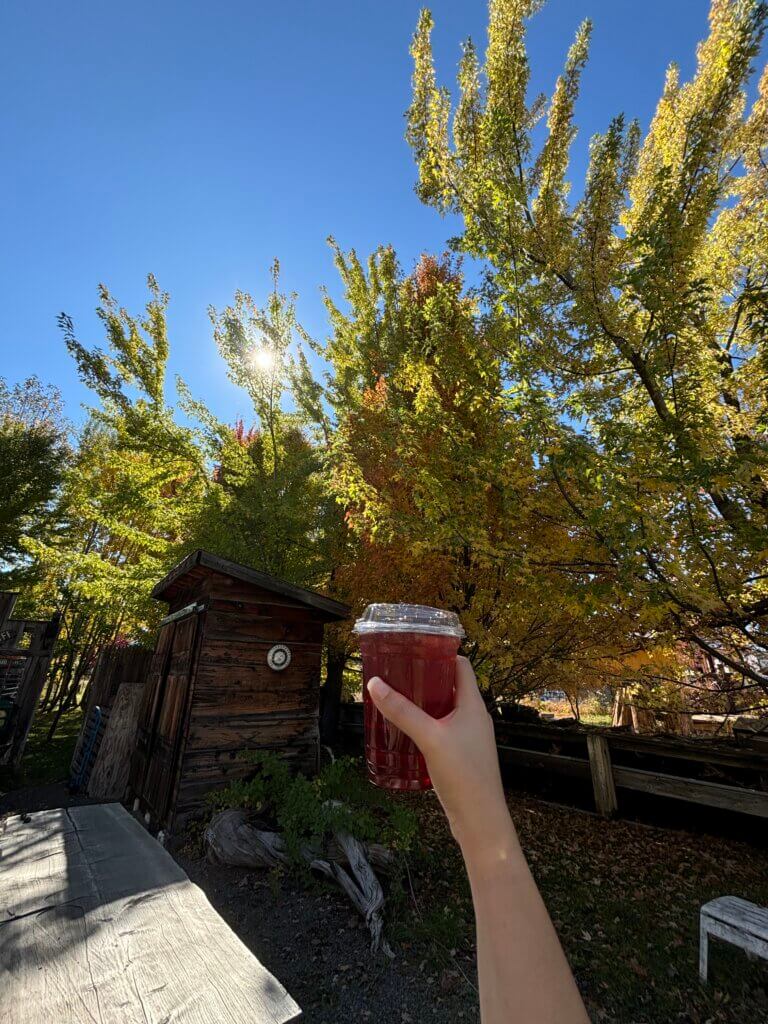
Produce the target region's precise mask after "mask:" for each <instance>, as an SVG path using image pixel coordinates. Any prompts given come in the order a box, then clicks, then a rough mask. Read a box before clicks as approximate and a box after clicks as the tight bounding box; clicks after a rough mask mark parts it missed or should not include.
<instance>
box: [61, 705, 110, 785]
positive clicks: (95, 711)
mask: <svg viewBox="0 0 768 1024" xmlns="http://www.w3.org/2000/svg"><path fill="white" fill-rule="evenodd" d="M103 728H104V715H103V714H102V710H101V708H100V707H95V708H91V710H90V711H89V712H88V718H87V720H86V723H85V726H84V727H83V732H82V736H81V737H80V743H79V744H78V747H77V750H76V751H75V756H74V757H73V758H72V765H71V767H70V775H69V788H70V790H71V791H72V792H73V793H78V792H79V791H80V790H81V789H83V788H84V787H85V786H86V785H87V783H88V779H89V778H90V775H91V769H92V768H93V762H94V761H95V760H96V753H97V751H98V744H99V742H100V740H101V733H102V731H103Z"/></svg>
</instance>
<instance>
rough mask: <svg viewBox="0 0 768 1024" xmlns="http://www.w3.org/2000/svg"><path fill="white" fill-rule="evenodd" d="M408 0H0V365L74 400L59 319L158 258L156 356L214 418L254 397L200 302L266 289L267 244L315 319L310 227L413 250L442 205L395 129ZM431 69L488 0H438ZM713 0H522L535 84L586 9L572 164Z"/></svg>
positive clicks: (87, 316)
mask: <svg viewBox="0 0 768 1024" xmlns="http://www.w3.org/2000/svg"><path fill="white" fill-rule="evenodd" d="M420 6H421V4H420V3H419V2H418V0H414V2H411V0H389V2H387V3H381V2H378V0H376V2H374V0H326V2H324V3H321V2H319V0H318V2H314V0H313V2H309V0H307V2H298V0H283V2H282V3H279V4H274V3H269V4H267V3H263V2H260V0H249V2H246V0H219V2H218V3H216V4H212V3H210V2H208V0H206V2H198V0H184V2H182V0H155V2H153V3H148V2H146V0H132V2H131V3H129V4H116V3H106V4H105V3H103V2H102V0H99V2H96V0H75V2H74V3H69V4H64V3H61V2H60V0H55V2H54V0H35V2H34V3H25V2H24V0H6V2H5V3H4V4H2V8H1V10H0V93H1V94H2V96H3V98H4V104H3V106H4V111H3V114H2V142H3V152H4V156H3V160H2V162H1V164H0V197H1V198H0V230H1V232H2V236H1V237H2V252H1V253H0V350H1V351H2V362H1V363H0V373H2V374H3V375H4V376H5V377H6V378H7V379H8V380H9V381H11V382H15V381H16V380H20V379H22V378H23V377H25V376H27V375H29V374H32V373H34V374H37V375H38V376H39V377H41V378H42V379H43V380H44V381H49V382H52V383H55V384H57V385H58V386H59V387H60V388H61V389H62V391H63V393H64V396H65V399H66V402H67V407H68V413H69V415H70V417H71V418H72V419H73V420H75V421H77V420H79V419H81V418H82V415H83V413H82V410H81V408H80V404H81V403H82V402H83V401H87V400H88V394H87V392H86V390H85V389H84V388H83V387H82V386H81V385H80V383H79V381H78V379H77V375H76V373H75V370H74V366H73V364H72V362H71V360H70V359H69V356H68V355H67V353H66V350H65V348H64V345H63V341H62V339H61V336H60V334H59V332H58V330H57V328H56V315H57V313H59V312H60V311H61V310H65V311H67V312H68V313H70V314H71V315H72V317H73V318H74V321H75V325H76V329H77V334H78V336H79V337H80V339H81V340H82V341H84V342H94V341H96V342H100V341H101V340H102V335H101V332H100V330H99V322H98V320H97V319H96V317H95V315H94V307H95V305H96V300H97V295H96V286H97V284H98V282H99V281H103V282H104V283H106V284H107V285H108V287H109V288H110V289H111V291H112V292H113V294H114V295H115V296H116V297H117V298H118V300H119V301H120V302H121V304H123V305H124V306H126V307H128V308H129V309H131V310H132V311H135V312H139V311H140V309H141V306H142V305H143V302H144V300H145V297H146V291H145V285H144V282H145V278H146V274H147V272H148V271H152V272H153V273H154V274H155V275H156V276H157V278H158V280H159V282H160V284H161V286H162V287H163V288H164V289H165V290H167V291H169V292H170V293H171V306H170V314H169V326H170V333H171V370H172V372H180V373H181V374H182V375H183V376H184V377H185V378H186V380H187V382H188V383H189V384H190V386H191V388H192V391H193V393H194V394H195V395H196V396H198V397H201V398H203V399H204V400H205V401H206V402H208V404H209V405H210V406H211V408H212V409H213V411H214V412H215V413H216V414H217V415H219V416H220V417H222V418H223V419H225V420H228V421H234V419H235V418H236V417H237V416H239V415H245V417H246V419H248V417H249V410H248V403H247V400H246V399H245V397H244V395H243V394H242V393H241V392H239V391H238V390H237V389H236V388H234V387H233V386H232V385H231V384H229V383H228V382H227V380H226V376H225V367H224V364H223V362H222V361H221V359H220V358H219V356H218V354H217V352H216V350H215V347H214V345H213V341H212V338H211V330H210V325H209V322H208V318H207V315H206V309H207V307H208V305H209V304H214V305H217V306H223V305H225V304H226V303H227V302H228V301H229V300H230V299H231V296H232V294H233V292H234V290H235V289H237V288H241V289H244V290H248V291H250V292H251V293H252V294H254V295H255V296H256V297H257V298H258V299H263V298H264V296H265V295H266V292H267V290H268V287H269V272H268V271H269V265H270V263H271V261H272V259H273V258H274V257H275V256H277V257H279V259H280V261H281V264H282V268H283V284H284V286H285V288H286V289H288V290H295V291H297V292H298V293H299V296H300V299H299V312H300V315H301V317H302V319H303V321H304V323H305V325H306V326H307V328H308V329H309V330H310V331H311V332H313V333H315V334H316V335H318V336H321V337H322V336H324V334H325V319H324V309H323V306H322V301H321V297H320V290H319V289H320V286H321V285H322V284H327V285H328V286H329V287H330V289H331V291H332V292H333V291H337V285H336V280H335V271H334V268H333V265H332V261H331V257H330V254H329V251H328V248H327V246H326V243H325V239H326V237H327V236H328V235H329V234H333V235H334V236H335V237H336V238H337V239H338V241H339V242H340V244H341V245H342V246H343V247H345V248H350V247H354V248H356V249H357V251H358V253H360V254H361V255H367V254H368V252H370V251H371V250H372V249H373V248H375V246H376V245H378V244H380V243H391V244H392V245H394V246H395V248H396V250H397V252H398V254H399V256H400V259H401V262H402V263H403V265H404V266H406V267H410V266H411V265H412V263H413V261H414V260H415V259H416V258H417V257H418V254H419V253H420V252H422V251H424V250H432V251H440V250H442V249H443V248H444V246H445V240H446V238H447V237H449V236H450V235H451V234H452V233H454V232H455V225H452V224H451V223H450V222H448V221H445V220H441V218H440V217H439V216H438V215H437V214H436V213H434V212H433V211H431V210H428V209H426V208H424V207H422V206H421V204H420V203H419V202H418V200H417V198H416V196H415V195H414V192H413V182H414V177H415V174H414V167H413V163H412V160H411V155H410V151H409V149H408V147H407V145H406V143H405V141H404V139H403V131H404V121H403V112H404V110H405V109H406V107H407V105H408V102H409V89H410V73H411V67H410V58H409V55H408V46H409V42H410V38H411V35H412V32H413V29H414V27H415V24H416V20H417V17H418V12H419V8H420ZM432 10H433V13H434V15H435V19H436V29H435V33H434V37H433V38H434V43H435V51H436V57H437V60H438V64H439V69H440V73H441V75H442V77H443V80H444V81H448V82H451V81H452V80H453V78H454V75H455V69H456V63H457V61H458V57H459V53H460V47H459V44H460V41H461V40H462V39H463V38H464V37H466V36H467V35H471V36H472V37H473V38H474V39H475V40H476V41H477V42H478V44H479V45H481V46H484V41H485V24H486V4H485V2H484V0H434V2H433V4H432ZM707 10H708V2H707V0H644V2H643V3H642V4H639V3H636V2H634V0H549V3H548V4H547V6H546V7H545V8H544V10H543V12H542V13H541V14H539V15H538V16H537V17H536V18H535V19H534V21H533V22H532V24H531V28H530V36H529V48H530V53H531V60H532V65H533V76H532V88H533V89H534V90H535V91H539V90H545V91H551V88H552V85H553V83H554V80H555V77H556V75H557V73H558V71H559V70H560V67H561V65H562V61H563V58H564V55H565V52H566V50H567V48H568V45H569V43H570V41H571V38H572V36H573V33H574V31H575V29H576V27H577V25H578V23H579V21H580V20H581V19H582V18H584V17H590V18H592V19H593V21H594V26H595V27H594V35H593V42H592V56H591V60H590V64H589V67H588V69H587V71H586V73H585V76H584V79H583V85H582V95H581V99H580V101H579V106H578V110H577V121H578V123H579V126H580V134H579V138H578V140H577V144H576V148H575V157H576V158H575V161H574V165H573V174H574V178H575V180H576V181H578V180H579V177H580V175H581V174H582V173H583V168H584V163H585V156H586V147H587V143H588V140H589V137H590V136H591V135H592V134H593V133H594V132H596V131H601V130H603V129H604V128H605V127H606V125H607V123H608V121H609V120H610V118H611V117H612V116H613V115H614V114H616V113H618V112H619V111H624V112H625V113H626V114H627V115H628V116H629V117H639V118H640V120H641V122H642V124H643V125H644V126H646V125H647V123H648V121H649V118H650V116H651V115H652V113H653V109H654V106H655V103H656V100H657V98H658V95H659V91H660V89H661V85H662V82H663V77H664V70H665V68H666V66H667V64H668V63H669V61H670V60H673V59H674V60H677V61H678V62H679V63H680V65H681V68H682V72H683V74H684V75H687V74H690V72H691V71H692V69H693V66H694V56H695V45H696V42H697V40H699V39H700V38H702V37H703V36H704V35H705V34H706V16H707Z"/></svg>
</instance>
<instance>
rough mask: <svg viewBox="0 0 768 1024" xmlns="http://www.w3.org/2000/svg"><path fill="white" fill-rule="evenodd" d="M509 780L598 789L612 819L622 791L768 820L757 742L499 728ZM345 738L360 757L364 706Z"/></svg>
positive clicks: (767, 772) (530, 726)
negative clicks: (576, 783)
mask: <svg viewBox="0 0 768 1024" xmlns="http://www.w3.org/2000/svg"><path fill="white" fill-rule="evenodd" d="M495 730H496V744H497V747H498V751H499V762H500V764H501V767H502V773H503V774H504V775H505V777H506V778H507V779H508V780H509V781H512V780H514V781H515V782H516V783H518V784H521V785H523V786H524V785H525V781H526V776H527V775H531V774H534V773H535V774H536V775H540V774H542V773H545V774H549V775H555V776H564V777H568V778H572V779H580V780H584V781H586V782H590V781H591V783H592V790H593V794H594V801H595V807H596V809H597V811H598V812H599V813H600V814H603V815H605V816H610V815H611V814H613V813H615V812H616V811H617V809H618V808H619V798H620V796H621V794H622V792H637V793H647V794H651V795H652V796H656V797H666V798H669V799H672V800H681V801H685V802H687V803H692V804H700V805H703V806H705V807H712V808H718V809H721V810H727V811H737V812H740V813H742V814H749V815H753V816H756V817H759V818H768V753H766V752H765V749H764V748H762V749H760V748H759V744H760V741H759V740H756V741H755V746H751V745H750V741H744V742H743V743H740V742H737V741H736V740H711V739H708V738H701V739H685V738H682V737H677V736H667V735H664V736H637V735H634V734H632V733H629V732H626V731H625V730H623V729H599V728H589V727H581V726H576V727H570V728H563V727H559V726H557V725H550V724H548V725H545V724H541V723H533V722H531V723H522V722H520V723H518V722H503V721H498V722H496V723H495ZM341 736H342V741H343V742H344V744H345V746H347V747H348V748H349V749H354V750H360V748H361V746H362V738H363V705H362V704H359V703H355V704H344V705H342V713H341Z"/></svg>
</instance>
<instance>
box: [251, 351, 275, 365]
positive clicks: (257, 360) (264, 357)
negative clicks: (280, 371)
mask: <svg viewBox="0 0 768 1024" xmlns="http://www.w3.org/2000/svg"><path fill="white" fill-rule="evenodd" d="M250 361H251V365H252V366H253V367H255V368H256V369H257V370H271V369H272V367H273V366H274V365H275V353H274V352H273V351H272V349H271V348H266V347H264V346H261V347H259V348H255V349H253V351H252V352H251V355H250Z"/></svg>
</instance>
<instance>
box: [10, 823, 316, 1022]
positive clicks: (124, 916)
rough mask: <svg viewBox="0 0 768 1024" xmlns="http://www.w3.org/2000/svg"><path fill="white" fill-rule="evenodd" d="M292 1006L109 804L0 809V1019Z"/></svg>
mask: <svg viewBox="0 0 768 1024" xmlns="http://www.w3.org/2000/svg"><path fill="white" fill-rule="evenodd" d="M299 1017H300V1010H299V1007H298V1006H297V1005H296V1003H295V1002H294V1001H293V1000H292V999H291V997H290V996H289V995H288V993H287V992H286V991H285V989H284V988H283V987H282V985H281V984H280V983H279V982H278V981H277V980H276V979H275V978H274V977H273V976H272V975H271V974H270V973H269V971H267V970H266V969H265V968H264V967H263V966H262V965H261V964H260V963H259V961H258V960H257V959H256V957H255V956H253V954H252V953H251V952H250V951H249V950H248V949H247V948H246V946H244V945H243V943H242V942H241V941H240V940H239V939H238V938H237V936H236V935H235V934H234V932H233V931H232V930H231V929H230V928H229V927H228V926H227V925H226V924H225V922H224V921H223V920H222V919H221V918H220V917H219V915H218V914H217V913H216V911H215V910H214V909H213V907H212V906H211V905H210V903H209V902H208V900H207V899H206V897H205V895H204V894H203V892H202V891H201V890H200V889H199V888H198V887H197V886H196V885H193V884H192V882H190V880H189V878H188V877H187V875H186V874H185V873H184V871H182V869H181V868H180V867H179V866H178V864H177V863H176V862H175V861H174V860H173V858H172V857H171V856H170V855H169V854H168V853H167V852H166V851H165V850H164V849H163V848H162V847H161V846H160V845H159V843H157V842H156V840H155V839H153V838H152V836H150V835H149V833H148V832H147V831H146V830H145V829H144V828H143V827H142V825H141V824H140V823H139V822H137V821H136V820H135V819H134V818H133V817H132V816H131V815H130V814H129V813H128V812H127V811H126V810H125V809H124V808H123V807H122V806H120V804H97V805H91V806H84V807H73V808H68V809H65V808H60V809H58V810H52V811H40V812H35V813H33V814H31V815H30V816H29V817H28V818H26V819H25V818H23V817H21V816H18V815H16V816H13V817H10V818H7V819H6V820H5V821H4V822H0V1022H2V1024H43V1022H45V1024H47V1022H49V1021H57V1022H61V1024H170V1022H173V1024H285V1022H288V1021H294V1020H298V1019H299Z"/></svg>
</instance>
